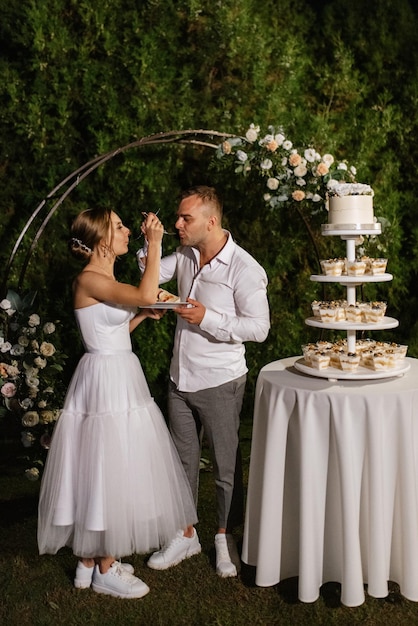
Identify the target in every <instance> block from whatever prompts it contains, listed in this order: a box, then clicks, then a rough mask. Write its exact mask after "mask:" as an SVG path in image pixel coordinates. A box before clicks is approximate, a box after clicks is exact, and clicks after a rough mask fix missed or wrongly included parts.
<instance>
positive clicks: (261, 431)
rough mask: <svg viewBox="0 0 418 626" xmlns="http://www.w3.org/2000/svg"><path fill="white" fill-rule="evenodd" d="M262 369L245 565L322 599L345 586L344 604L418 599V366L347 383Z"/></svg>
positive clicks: (287, 367)
mask: <svg viewBox="0 0 418 626" xmlns="http://www.w3.org/2000/svg"><path fill="white" fill-rule="evenodd" d="M297 358H299V357H292V358H288V359H283V360H281V361H275V362H273V363H270V364H269V365H267V366H265V367H264V368H263V369H262V370H261V371H260V374H259V377H258V381H257V388H256V398H255V407H254V424H253V437H252V447H251V461H250V473H249V484H248V493H247V508H246V517H245V527H244V542H243V553H242V558H243V561H244V562H246V563H248V564H249V565H255V566H256V567H257V569H256V581H255V582H256V584H257V585H259V586H263V587H267V586H271V585H275V584H276V583H278V582H279V581H280V580H283V579H285V578H289V577H293V576H298V577H299V598H300V600H302V601H303V602H313V601H315V600H316V599H317V598H318V596H319V589H320V586H321V585H322V584H323V583H325V582H331V581H334V582H340V583H341V601H342V603H343V604H345V605H347V606H358V605H360V604H362V603H363V602H364V597H365V596H364V584H365V583H366V584H367V585H368V588H367V591H368V593H369V594H370V595H371V596H374V597H385V596H386V595H387V594H388V581H389V580H391V581H394V582H397V583H398V584H399V585H400V589H401V593H402V594H403V595H404V596H405V597H406V598H408V599H409V600H413V601H418V360H417V359H408V362H409V363H410V364H411V369H410V370H409V371H408V372H407V373H406V374H405V375H404V376H402V377H399V378H390V379H383V380H372V381H371V380H367V381H366V380H365V381H358V380H357V381H344V382H343V381H338V382H329V381H328V380H327V379H321V378H314V377H310V376H308V375H305V374H303V373H300V372H298V371H297V370H296V369H295V368H294V367H293V363H294V362H295V360H296V359H297Z"/></svg>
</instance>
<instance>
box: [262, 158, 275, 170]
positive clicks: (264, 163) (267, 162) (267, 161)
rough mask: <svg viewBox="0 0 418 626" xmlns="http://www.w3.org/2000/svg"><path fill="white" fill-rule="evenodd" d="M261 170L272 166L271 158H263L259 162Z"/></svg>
mask: <svg viewBox="0 0 418 626" xmlns="http://www.w3.org/2000/svg"><path fill="white" fill-rule="evenodd" d="M260 167H261V169H262V170H270V169H271V168H272V167H273V161H272V160H271V159H264V160H263V161H261V163H260Z"/></svg>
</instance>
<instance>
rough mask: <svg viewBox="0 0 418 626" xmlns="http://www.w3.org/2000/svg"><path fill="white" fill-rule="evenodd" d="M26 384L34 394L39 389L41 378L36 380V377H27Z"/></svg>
mask: <svg viewBox="0 0 418 626" xmlns="http://www.w3.org/2000/svg"><path fill="white" fill-rule="evenodd" d="M25 382H26V384H27V386H28V387H29V389H31V390H32V392H33V390H35V389H38V387H39V378H35V377H34V376H27V377H26V379H25Z"/></svg>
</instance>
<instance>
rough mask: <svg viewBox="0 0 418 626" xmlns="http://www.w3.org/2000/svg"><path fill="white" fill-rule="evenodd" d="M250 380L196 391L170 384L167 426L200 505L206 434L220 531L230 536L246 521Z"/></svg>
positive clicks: (243, 378) (244, 378) (238, 380)
mask: <svg viewBox="0 0 418 626" xmlns="http://www.w3.org/2000/svg"><path fill="white" fill-rule="evenodd" d="M246 378H247V377H246V376H245V375H244V376H241V377H240V378H237V379H235V380H233V381H231V382H229V383H225V384H224V385H220V386H219V387H213V388H211V389H202V390H201V391H195V392H184V391H179V390H178V389H177V388H176V386H175V385H174V383H172V382H170V386H169V393H168V415H169V427H170V432H171V435H172V438H173V441H174V444H175V446H176V448H177V451H178V453H179V456H180V459H181V461H182V463H183V467H184V469H185V472H186V475H187V477H188V479H189V482H190V487H191V489H192V493H193V497H194V499H195V503H196V507H197V499H198V490H199V465H200V456H201V442H202V432H204V435H205V438H206V440H207V442H208V446H209V450H210V453H211V460H212V464H213V471H214V476H215V484H216V498H217V515H218V527H219V528H226V529H227V530H228V531H229V532H230V531H232V529H233V528H234V526H238V525H239V524H241V523H242V521H243V484H242V466H241V451H240V446H239V424H240V412H241V408H242V402H243V397H244V391H245V383H246Z"/></svg>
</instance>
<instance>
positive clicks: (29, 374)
mask: <svg viewBox="0 0 418 626" xmlns="http://www.w3.org/2000/svg"><path fill="white" fill-rule="evenodd" d="M33 301H34V295H33V294H29V295H27V296H26V297H24V298H21V297H20V296H19V295H18V294H17V293H15V292H13V291H11V290H9V292H8V294H7V297H6V298H4V299H3V300H1V302H0V324H1V325H0V398H1V400H2V401H3V407H2V409H0V415H1V417H2V418H3V419H8V417H9V416H12V417H13V418H15V419H16V420H17V422H18V424H19V425H20V426H21V427H23V430H22V431H21V442H22V445H23V447H24V448H25V449H26V453H25V458H26V461H27V462H28V464H29V467H28V468H27V469H26V470H25V475H26V476H27V478H28V479H29V480H36V479H37V477H39V476H40V475H41V471H42V467H43V464H44V459H45V457H46V453H47V450H48V448H49V443H50V439H51V435H52V430H53V427H54V425H55V422H56V420H57V419H58V416H59V414H60V407H61V404H62V401H63V395H64V389H63V387H62V385H63V383H62V371H63V367H62V364H63V362H64V360H65V358H66V357H65V355H63V354H62V353H60V352H59V350H57V348H56V346H55V344H54V343H52V341H51V336H53V335H54V333H55V331H56V324H55V323H54V322H50V321H48V322H45V323H44V324H42V322H41V318H40V316H39V315H38V314H37V313H31V314H29V315H28V314H27V309H28V308H30V307H32V306H33Z"/></svg>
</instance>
